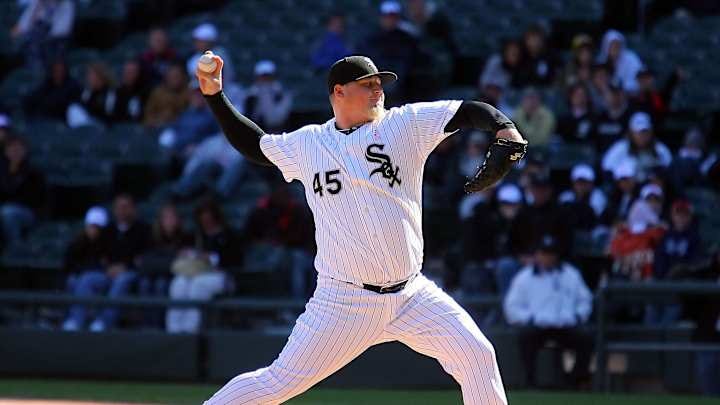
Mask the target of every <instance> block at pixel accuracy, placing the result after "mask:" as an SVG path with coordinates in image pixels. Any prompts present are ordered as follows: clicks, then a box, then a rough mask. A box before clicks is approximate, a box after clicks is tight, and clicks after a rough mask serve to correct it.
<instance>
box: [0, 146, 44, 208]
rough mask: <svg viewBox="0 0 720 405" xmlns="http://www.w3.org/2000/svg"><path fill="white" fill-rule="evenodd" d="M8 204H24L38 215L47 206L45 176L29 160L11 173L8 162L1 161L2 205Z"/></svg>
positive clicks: (0, 194) (0, 193)
mask: <svg viewBox="0 0 720 405" xmlns="http://www.w3.org/2000/svg"><path fill="white" fill-rule="evenodd" d="M8 202H12V203H16V204H22V205H24V206H26V207H28V208H31V209H33V210H34V211H35V212H36V213H37V212H38V211H39V209H40V208H42V207H43V205H44V204H45V176H44V175H43V174H42V172H40V171H39V170H37V169H35V168H34V167H33V166H32V165H31V164H30V162H29V161H27V160H26V161H25V162H23V163H22V164H21V165H20V169H19V170H18V171H17V172H15V173H11V172H10V167H9V163H8V161H7V160H6V159H4V158H2V159H0V203H8Z"/></svg>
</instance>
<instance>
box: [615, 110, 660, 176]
mask: <svg viewBox="0 0 720 405" xmlns="http://www.w3.org/2000/svg"><path fill="white" fill-rule="evenodd" d="M629 127H630V131H629V134H628V137H627V138H626V139H621V140H619V141H617V142H615V143H614V144H612V146H610V149H608V150H607V152H605V155H604V156H603V158H602V168H603V170H605V171H608V172H612V170H613V168H615V167H617V166H619V165H620V164H621V163H622V162H625V161H633V162H634V164H635V168H636V170H637V178H638V180H639V181H645V180H646V179H647V178H648V175H649V173H650V171H651V170H652V169H653V168H655V167H668V166H670V164H671V163H672V153H671V152H670V149H668V147H667V146H665V144H663V143H662V142H660V141H659V140H657V139H655V134H654V132H653V126H652V120H651V118H650V116H649V115H648V114H647V113H645V112H636V113H634V114H633V115H632V116H631V117H630V124H629Z"/></svg>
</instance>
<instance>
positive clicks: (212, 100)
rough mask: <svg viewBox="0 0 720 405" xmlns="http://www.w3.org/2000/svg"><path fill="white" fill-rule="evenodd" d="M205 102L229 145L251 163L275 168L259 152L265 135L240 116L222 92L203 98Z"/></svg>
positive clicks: (244, 117)
mask: <svg viewBox="0 0 720 405" xmlns="http://www.w3.org/2000/svg"><path fill="white" fill-rule="evenodd" d="M205 101H207V103H208V105H209V106H210V110H211V111H212V112H213V114H214V115H215V119H217V121H218V123H220V128H222V130H223V133H225V137H226V138H227V140H228V142H230V145H232V146H233V147H234V148H235V149H237V151H238V152H240V153H241V154H242V155H243V156H245V157H246V158H247V160H249V161H251V162H253V163H256V164H259V165H262V166H275V165H274V164H273V163H272V162H271V161H270V160H268V158H267V157H266V156H265V154H264V153H263V152H262V150H260V138H261V137H262V136H263V135H265V131H263V130H262V129H260V127H258V126H257V124H255V123H254V122H252V121H251V120H250V119H249V118H247V117H246V116H244V115H242V114H240V113H239V112H238V111H237V110H236V109H235V107H233V105H232V103H231V102H230V100H228V98H227V97H226V96H225V94H224V93H223V92H222V91H221V92H218V93H216V94H213V95H212V96H205Z"/></svg>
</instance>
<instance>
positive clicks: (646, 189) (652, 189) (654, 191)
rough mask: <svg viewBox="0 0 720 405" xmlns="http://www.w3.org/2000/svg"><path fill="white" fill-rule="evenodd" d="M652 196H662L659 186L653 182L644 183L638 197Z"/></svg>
mask: <svg viewBox="0 0 720 405" xmlns="http://www.w3.org/2000/svg"><path fill="white" fill-rule="evenodd" d="M652 196H655V197H658V198H663V191H662V188H660V186H658V185H657V184H654V183H650V184H646V185H645V186H643V188H642V189H641V190H640V198H642V199H647V198H650V197H652Z"/></svg>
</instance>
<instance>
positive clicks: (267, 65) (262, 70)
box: [253, 59, 277, 76]
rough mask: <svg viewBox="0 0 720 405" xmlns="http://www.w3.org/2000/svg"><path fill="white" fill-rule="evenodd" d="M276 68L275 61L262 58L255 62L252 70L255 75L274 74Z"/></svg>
mask: <svg viewBox="0 0 720 405" xmlns="http://www.w3.org/2000/svg"><path fill="white" fill-rule="evenodd" d="M276 69H277V68H276V66H275V62H273V61H271V60H267V59H264V60H261V61H259V62H258V63H256V64H255V69H254V70H253V72H254V73H255V76H265V75H274V74H275V71H276Z"/></svg>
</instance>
